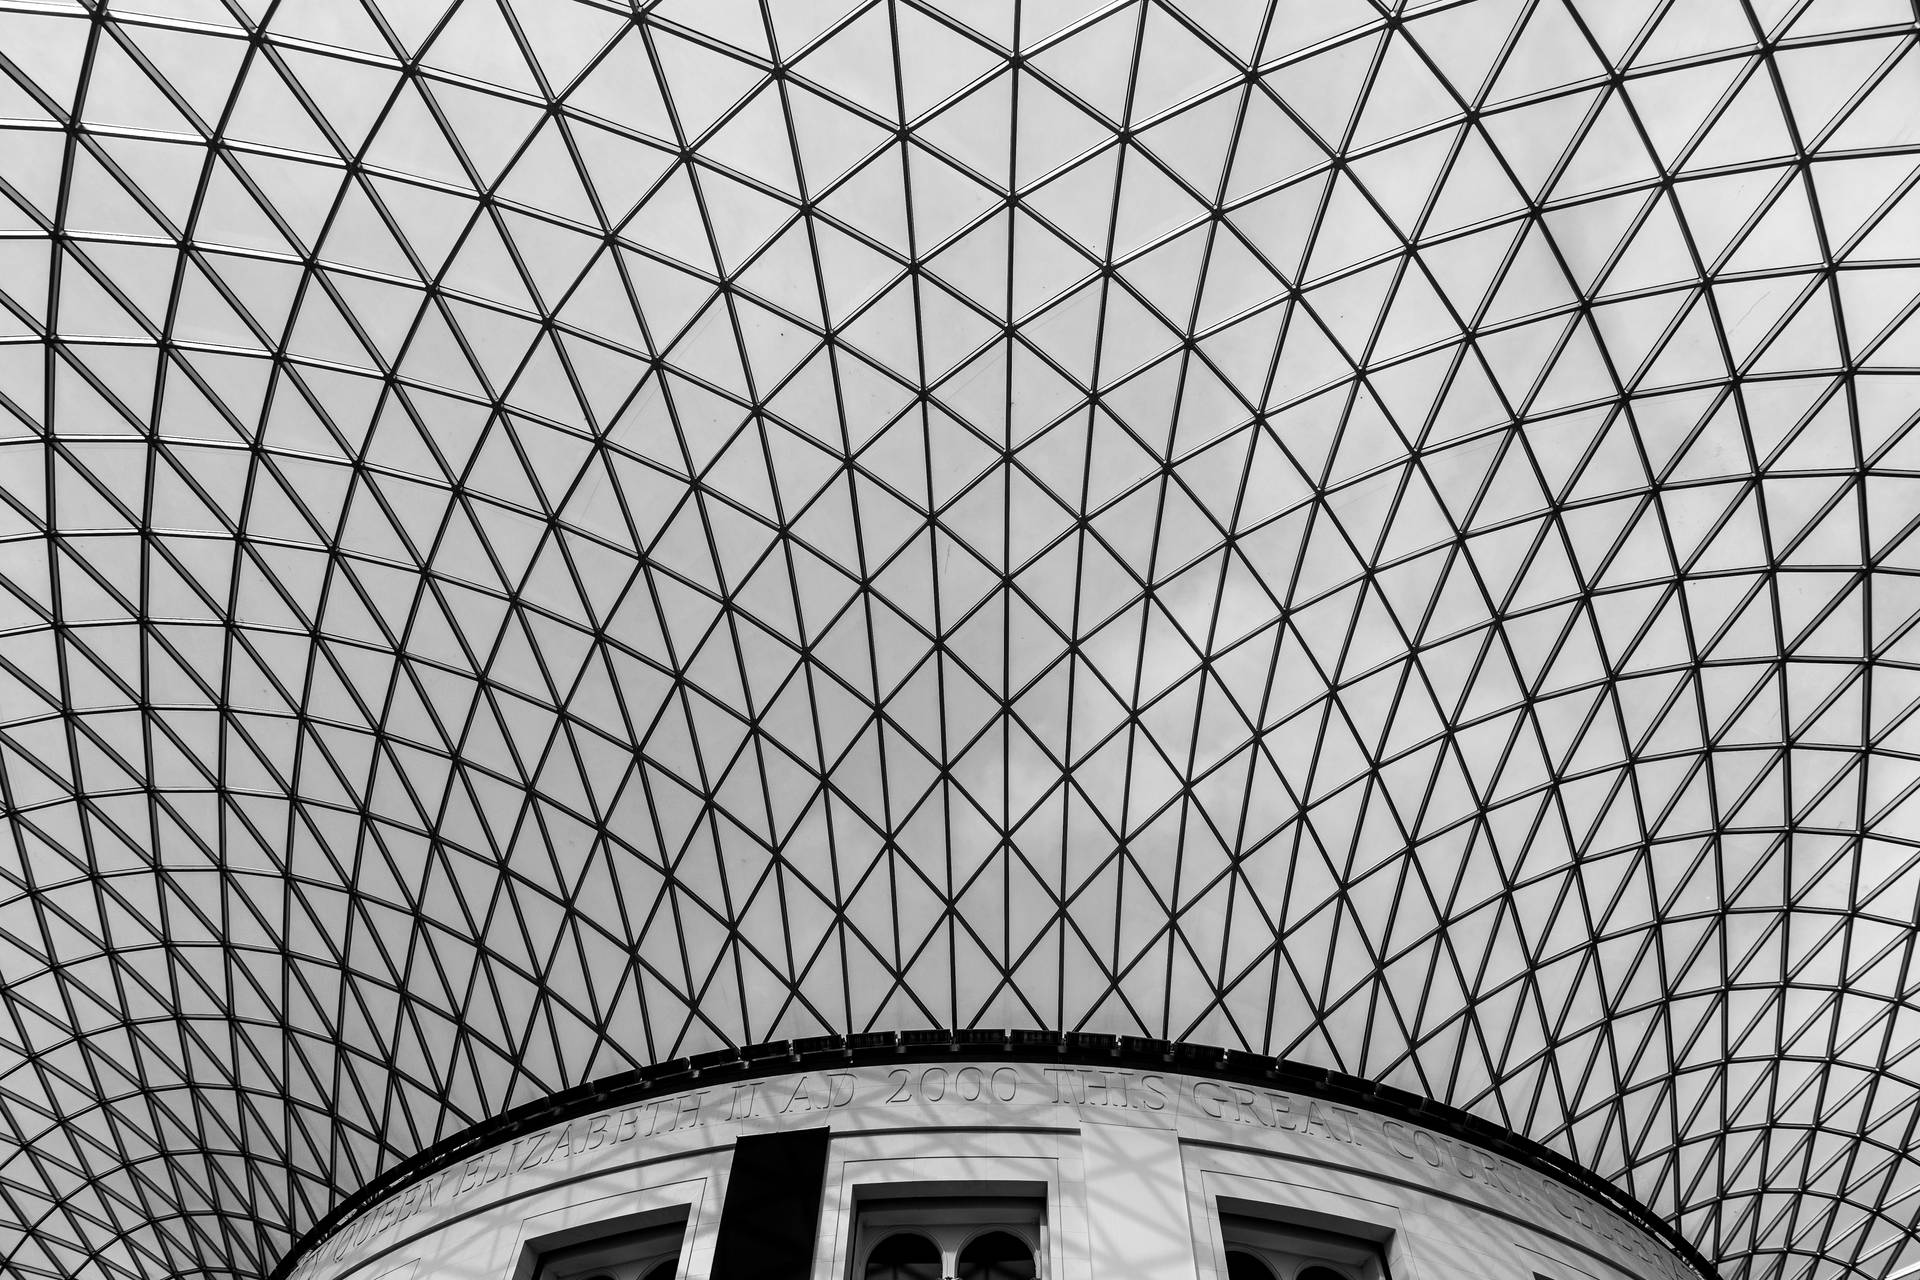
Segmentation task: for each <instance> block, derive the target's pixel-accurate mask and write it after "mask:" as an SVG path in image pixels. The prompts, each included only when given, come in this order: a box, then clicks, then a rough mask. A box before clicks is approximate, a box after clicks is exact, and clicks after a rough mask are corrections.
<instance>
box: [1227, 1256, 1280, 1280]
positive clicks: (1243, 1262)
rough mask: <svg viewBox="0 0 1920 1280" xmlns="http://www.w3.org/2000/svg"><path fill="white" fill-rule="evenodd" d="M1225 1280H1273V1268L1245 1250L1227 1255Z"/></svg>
mask: <svg viewBox="0 0 1920 1280" xmlns="http://www.w3.org/2000/svg"><path fill="white" fill-rule="evenodd" d="M1227 1280H1274V1275H1273V1268H1272V1267H1269V1266H1268V1265H1267V1264H1266V1263H1264V1262H1262V1261H1260V1259H1258V1258H1256V1257H1255V1256H1254V1255H1252V1254H1250V1253H1247V1252H1246V1251H1245V1250H1241V1249H1233V1250H1230V1251H1228V1253H1227Z"/></svg>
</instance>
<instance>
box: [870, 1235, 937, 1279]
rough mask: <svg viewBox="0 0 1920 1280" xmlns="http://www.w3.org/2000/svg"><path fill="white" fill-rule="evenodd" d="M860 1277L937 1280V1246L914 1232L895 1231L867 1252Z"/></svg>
mask: <svg viewBox="0 0 1920 1280" xmlns="http://www.w3.org/2000/svg"><path fill="white" fill-rule="evenodd" d="M861 1275H862V1277H863V1280H940V1246H939V1245H936V1244H935V1243H934V1242H933V1241H931V1240H929V1239H927V1237H925V1236H923V1235H921V1234H920V1233H919V1232H917V1231H896V1232H894V1233H893V1234H892V1235H889V1236H886V1237H884V1238H883V1239H882V1240H881V1241H880V1242H879V1243H878V1244H876V1245H874V1246H873V1249H872V1250H871V1251H870V1252H869V1253H868V1254H867V1265H866V1267H865V1268H864V1269H863V1270H862V1271H861Z"/></svg>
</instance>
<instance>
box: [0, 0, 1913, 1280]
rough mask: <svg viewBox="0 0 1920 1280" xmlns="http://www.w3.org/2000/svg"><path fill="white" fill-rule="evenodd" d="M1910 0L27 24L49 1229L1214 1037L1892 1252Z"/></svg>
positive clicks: (38, 1028)
mask: <svg viewBox="0 0 1920 1280" xmlns="http://www.w3.org/2000/svg"><path fill="white" fill-rule="evenodd" d="M1915 42H1916V30H1915V21H1914V13H1913V11H1912V9H1911V7H1910V6H1908V5H1905V4H1899V3H1892V2H1891V0H1886V2H1876V0H1853V2H1850V3H1800V2H1796V0H1740V2H1738V3H1736V0H1677V2H1671V0H1670V2H1668V3H1660V2H1658V0H1591V2H1579V3H1572V2H1569V0H1471V2H1468V3H1454V2H1452V0H1441V2H1437V3H1421V4H1407V5H1387V4H1384V3H1382V4H1381V5H1379V6H1377V7H1376V6H1375V5H1373V4H1368V3H1362V0H1274V2H1273V3H1268V4H1264V5H1263V4H1254V3H1250V2H1249V3H1237V2H1235V0H1113V2H1110V3H1090V2H1089V0H1044V2H1041V0H970V2H969V3H967V4H948V5H938V4H934V3H930V2H927V3H923V2H922V0H874V2H871V3H869V2H868V0H858V2H857V3H856V2H855V0H807V2H804V3H802V2H799V0H794V2H789V0H778V2H776V3H771V4H767V5H765V6H762V5H758V4H754V3H750V2H749V0H727V2H724V3H722V2H717V0H698V2H695V0H666V2H665V3H659V4H646V5H627V4H613V3H601V2H600V0H457V3H454V4H452V5H449V4H448V3H447V2H446V0H384V2H382V0H369V2H367V3H360V2H358V0H273V2H266V0H127V2H126V3H124V4H116V5H115V6H113V7H112V8H111V9H110V10H109V9H108V8H107V7H106V6H104V5H99V6H95V7H87V6H85V5H82V4H77V3H59V2H55V0H47V2H42V0H0V806H3V808H0V812H3V813H4V823H5V836H6V839H5V840H4V841H0V1011H3V1012H4V1016H3V1017H0V1268H4V1269H5V1270H7V1271H8V1272H9V1273H10V1274H13V1275H18V1276H21V1277H35V1278H38V1280H69V1278H73V1280H78V1278H80V1277H119V1278H124V1280H161V1278H162V1277H176V1276H177V1277H190V1278H193V1280H200V1278H202V1277H208V1278H211V1277H232V1278H235V1280H257V1278H259V1277H265V1276H267V1275H268V1274H270V1273H271V1272H272V1271H273V1270H274V1268H275V1266H276V1265H277V1262H278V1260H279V1259H280V1258H281V1257H282V1256H284V1255H285V1254H286V1252H287V1250H288V1249H289V1248H290V1246H291V1244H292V1242H293V1241H294V1240H295V1238H296V1237H298V1236H299V1235H300V1234H301V1233H302V1232H304V1231H306V1230H308V1229H309V1228H311V1227H312V1226H313V1225H314V1224H315V1223H316V1222H318V1221H320V1220H321V1219H322V1218H323V1217H324V1216H325V1215H326V1214H327V1212H328V1211H329V1210H330V1209H331V1208H332V1207H333V1206H334V1205H336V1204H338V1203H340V1202H341V1200H342V1199H343V1198H344V1197H347V1196H349V1195H351V1194H352V1193H353V1192H354V1191H355V1190H356V1189H358V1188H360V1187H363V1186H365V1185H367V1184H368V1183H369V1182H371V1181H372V1180H373V1179H375V1178H376V1177H378V1176H379V1175H380V1174H381V1173H382V1171H384V1170H388V1169H391V1168H393V1167H394V1166H396V1165H397V1164H399V1163H400V1162H402V1161H404V1160H406V1159H407V1158H409V1157H410V1156H413V1155H415V1154H416V1153H418V1152H421V1151H423V1150H426V1149H428V1148H430V1147H432V1146H433V1145H434V1144H436V1143H439V1142H442V1141H444V1140H446V1139H447V1138H449V1137H450V1136H451V1135H454V1134H456V1133H459V1132H461V1131H462V1130H465V1129H467V1128H468V1127H469V1126H472V1125H475V1124H477V1123H480V1122H482V1121H484V1120H486V1119H487V1118H488V1117H490V1116H497V1115H499V1114H501V1113H503V1112H505V1111H507V1110H509V1109H511V1108H514V1107H517V1106H522V1105H524V1104H527V1103H529V1102H533V1101H537V1100H538V1099H541V1098H543V1097H546V1096H548V1095H550V1094H552V1093H555V1092H557V1091H561V1090H565V1089H569V1088H572V1087H574V1086H577V1085H580V1084H582V1083H584V1082H588V1081H592V1080H595V1079H598V1078H601V1077H604V1076H607V1075H610V1074H614V1073H618V1072H625V1071H633V1070H636V1069H649V1068H652V1067H655V1066H658V1065H661V1064H667V1063H672V1062H674V1061H676V1060H679V1059H683V1058H686V1057H688V1056H691V1055H697V1054H700V1053H703V1052H708V1051H712V1050H716V1049H720V1048H724V1047H726V1046H734V1045H747V1044H753V1043H761V1042H774V1041H784V1040H788V1039H792V1038H805V1037H817V1036H833V1035H856V1034H865V1033H872V1032H888V1033H890V1032H894V1031H915V1030H927V1029H940V1028H944V1029H947V1030H949V1031H959V1030H966V1029H982V1028H986V1029H993V1028H1006V1029H1015V1030H1051V1031H1057V1032H1079V1033H1091V1034H1099V1035H1117V1036H1139V1037H1147V1038H1164V1039H1169V1040H1175V1041H1190V1042H1195V1043H1202V1044H1207V1045H1215V1046H1221V1047H1224V1048H1228V1049H1233V1050H1240V1051H1245V1052H1246V1053H1250V1054H1255V1055H1266V1056H1271V1057H1280V1058H1286V1059H1289V1060H1291V1061H1292V1062H1295V1063H1301V1064H1307V1065H1309V1066H1318V1067H1324V1068H1327V1069H1331V1070H1335V1071H1339V1072H1342V1073H1346V1074H1349V1075H1352V1076H1356V1077H1360V1078H1363V1079H1367V1080H1372V1081H1377V1082H1380V1083H1382V1084H1385V1085H1390V1086H1392V1087H1394V1088H1396V1089H1399V1090H1404V1091H1406V1092H1408V1093H1411V1094H1416V1095H1421V1096H1424V1097H1427V1098H1431V1099H1434V1100H1436V1101H1437V1102H1440V1103H1444V1104H1446V1105H1448V1106H1450V1107H1456V1108H1459V1109H1461V1110H1463V1111H1466V1112H1470V1113H1472V1114H1473V1115H1476V1116H1479V1117H1481V1118H1483V1119H1485V1120H1488V1121H1491V1122H1493V1123H1495V1124H1498V1125H1502V1126H1505V1127H1506V1128H1508V1129H1511V1130H1513V1131H1515V1132H1517V1133H1518V1134H1520V1135H1523V1136H1524V1137H1526V1138H1529V1139H1531V1140H1533V1141H1534V1142H1537V1143H1540V1144H1542V1145H1543V1146H1545V1147H1546V1148H1548V1149H1549V1150H1551V1151H1554V1152H1557V1153H1559V1154H1560V1155H1562V1156H1564V1157H1565V1158H1567V1159H1568V1160H1570V1161H1572V1162H1573V1163H1575V1164H1577V1165H1579V1166H1581V1167H1583V1168H1585V1169H1587V1170H1590V1171H1591V1172H1592V1173H1593V1174H1595V1175H1597V1176H1599V1177H1601V1178H1604V1179H1606V1180H1608V1181H1609V1182H1610V1183H1612V1184H1613V1185H1615V1186H1616V1187H1618V1188H1619V1189H1620V1190H1621V1191H1623V1192H1625V1193H1626V1194H1628V1195H1630V1196H1632V1197H1634V1198H1635V1199H1637V1200H1638V1201H1640V1202H1641V1203H1643V1204H1644V1205H1646V1206H1647V1207H1648V1208H1649V1209H1651V1210H1652V1211H1653V1212H1654V1213H1655V1214H1657V1215H1658V1216H1659V1217H1660V1218H1661V1219H1663V1220H1665V1221H1666V1222H1667V1223H1669V1224H1670V1225H1672V1226H1673V1227H1674V1228H1675V1229H1676V1230H1677V1231H1678V1232H1679V1233H1680V1234H1681V1235H1683V1236H1684V1237H1685V1238H1686V1239H1687V1240H1689V1241H1691V1242H1692V1243H1693V1245H1694V1246H1695V1247H1697V1248H1698V1249H1699V1250H1700V1252H1701V1253H1702V1254H1704V1255H1705V1256H1706V1257H1707V1258H1708V1259H1710V1260H1711V1261H1712V1263H1713V1264H1714V1265H1715V1266H1717V1267H1718V1268H1719V1269H1720V1272H1721V1274H1722V1275H1723V1276H1725V1277H1727V1280H1775V1278H1776V1277H1777V1278H1779V1280H1789V1278H1797V1277H1803V1276H1805V1277H1817V1278H1821V1280H1824V1278H1826V1277H1839V1276H1850V1275H1859V1276H1863V1277H1872V1278H1873V1280H1890V1278H1891V1277H1894V1276H1896V1275H1901V1274H1904V1273H1905V1272H1906V1271H1910V1270H1912V1269H1913V1268H1914V1267H1916V1266H1920V1244H1916V1243H1914V1239H1913V1235H1914V1230H1913V1228H1914V1222H1915V1214H1916V1205H1920V1200H1916V1198H1915V1197H1916V1194H1920V1159H1917V1158H1916V1157H1915V1155H1914V1154H1913V1142H1914V1135H1915V1133H1916V1129H1917V1128H1920V1106H1917V1105H1916V1097H1917V1095H1916V1081H1917V1080H1920V1066H1916V1063H1920V1058H1916V1056H1915V1049H1916V1047H1920V997H1917V996H1916V985H1915V984H1916V978H1915V973H1916V970H1915V958H1914V954H1913V947H1914V933H1915V919H1916V911H1917V910H1920V841H1917V839H1916V838H1917V837H1920V801H1916V800H1915V799H1914V797H1915V795H1916V794H1917V793H1920V719H1915V718H1913V712H1914V711H1915V708H1916V706H1917V705H1920V630H1916V629H1915V624H1916V621H1917V620H1920V577H1916V574H1915V570H1916V569H1917V568H1920V536H1916V534H1915V530H1916V527H1917V526H1920V515H1917V513H1920V433H1915V432H1914V431H1913V430H1912V428H1913V426H1914V423H1915V421H1916V416H1917V414H1920V383H1916V381H1915V376H1916V374H1917V373H1920V320H1915V319H1914V318H1913V317H1914V314H1915V311H1916V308H1917V307H1920V301H1917V300H1920V271H1917V270H1916V268H1920V194H1916V185H1917V184H1920V61H1917V59H1920V53H1916V52H1915V48H1914V46H1915Z"/></svg>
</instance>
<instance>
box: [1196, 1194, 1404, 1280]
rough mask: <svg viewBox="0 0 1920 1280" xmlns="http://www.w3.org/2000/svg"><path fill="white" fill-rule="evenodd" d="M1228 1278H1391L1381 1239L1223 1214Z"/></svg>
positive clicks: (1243, 1215)
mask: <svg viewBox="0 0 1920 1280" xmlns="http://www.w3.org/2000/svg"><path fill="white" fill-rule="evenodd" d="M1220 1235H1221V1244H1222V1245H1223V1246H1224V1250H1223V1252H1224V1253H1225V1255H1226V1257H1225V1259H1224V1261H1225V1262H1226V1264H1227V1266H1226V1280H1387V1273H1386V1267H1385V1265H1384V1260H1383V1258H1382V1255H1381V1249H1380V1244H1379V1242H1378V1241H1377V1240H1372V1239H1366V1238H1364V1237H1358V1236H1352V1235H1347V1234H1346V1233H1344V1232H1339V1231H1327V1230H1322V1229H1320V1228H1316V1227H1308V1226H1304V1225H1300V1224H1296V1223H1290V1222H1287V1221H1285V1220H1283V1219H1279V1218H1266V1217H1260V1216H1256V1215H1255V1214H1253V1213H1248V1212H1245V1211H1241V1212H1223V1213H1222V1214H1221V1215H1220Z"/></svg>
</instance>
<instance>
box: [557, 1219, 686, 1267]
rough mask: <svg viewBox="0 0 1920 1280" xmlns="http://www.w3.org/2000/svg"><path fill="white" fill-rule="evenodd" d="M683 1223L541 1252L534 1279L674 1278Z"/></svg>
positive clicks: (678, 1261)
mask: <svg viewBox="0 0 1920 1280" xmlns="http://www.w3.org/2000/svg"><path fill="white" fill-rule="evenodd" d="M682 1226H683V1224H681V1223H678V1222H676V1223H674V1224H673V1225H672V1226H666V1227H648V1228H646V1229H645V1230H641V1231H625V1232H621V1233H620V1234H618V1235H609V1236H601V1237H600V1238H599V1239H597V1240H587V1241H583V1242H581V1243H579V1244H570V1245H567V1246H565V1247H563V1248H559V1249H549V1250H546V1251H544V1252H542V1253H541V1255H540V1257H539V1259H538V1260H537V1261H536V1263H535V1264H534V1272H533V1280H674V1276H675V1275H676V1274H677V1271H678V1268H679V1264H680V1236H681V1231H682Z"/></svg>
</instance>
